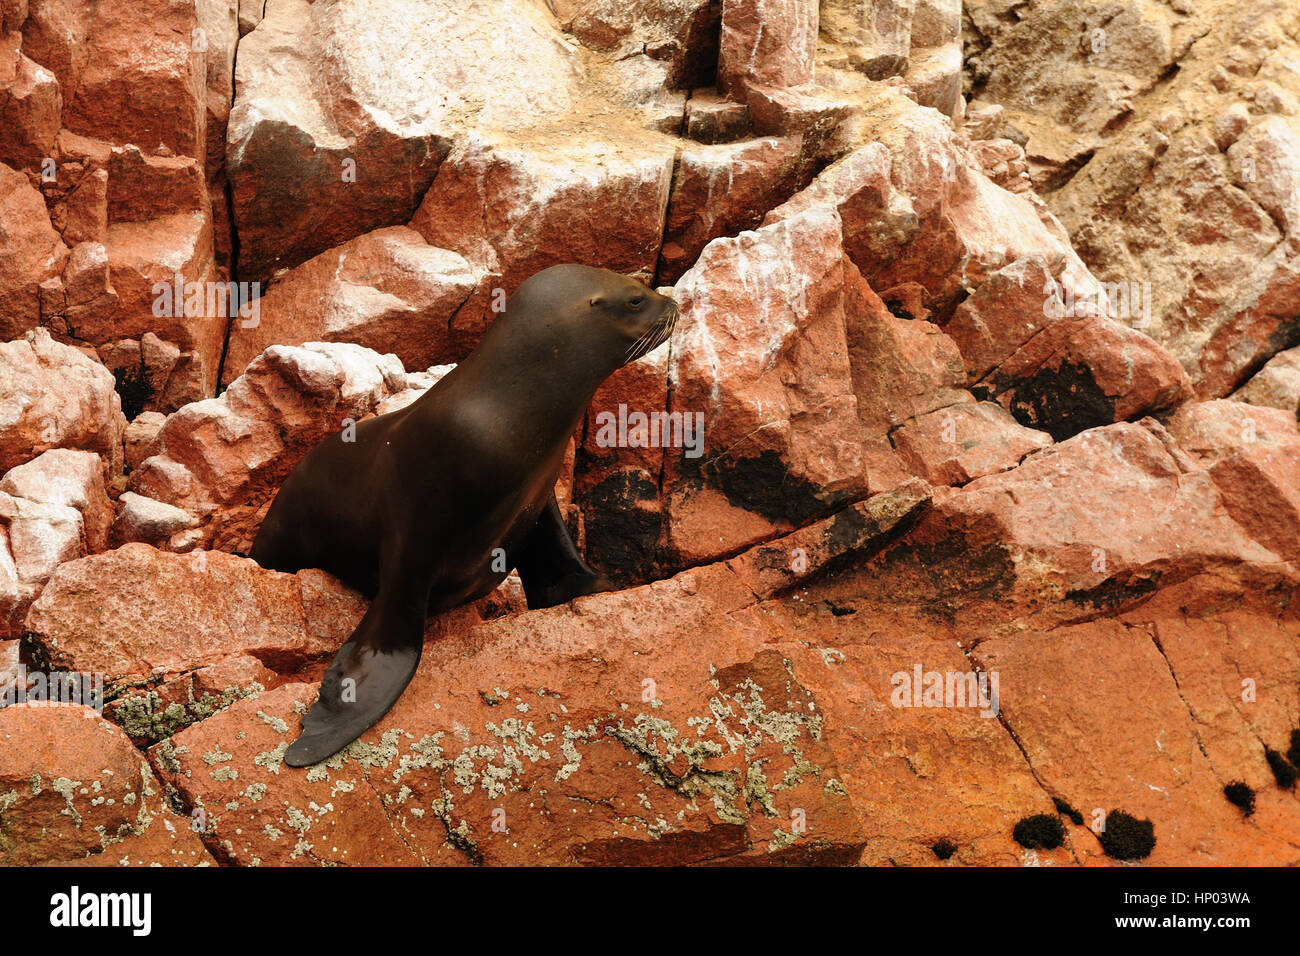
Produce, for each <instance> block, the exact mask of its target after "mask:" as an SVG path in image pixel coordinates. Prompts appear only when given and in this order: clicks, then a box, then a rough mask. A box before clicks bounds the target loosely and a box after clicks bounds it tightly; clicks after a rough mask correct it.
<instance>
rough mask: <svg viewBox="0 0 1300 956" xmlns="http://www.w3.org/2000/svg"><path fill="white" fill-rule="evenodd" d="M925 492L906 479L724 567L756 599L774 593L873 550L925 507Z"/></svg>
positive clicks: (903, 528)
mask: <svg viewBox="0 0 1300 956" xmlns="http://www.w3.org/2000/svg"><path fill="white" fill-rule="evenodd" d="M930 492H931V489H930V487H929V485H927V484H926V483H925V482H924V481H922V480H920V479H918V478H912V479H909V480H908V481H907V482H905V483H903V484H902V485H900V486H899V487H897V488H894V489H893V490H891V491H887V492H884V493H882V494H878V495H872V496H871V497H870V498H868V499H866V500H865V501H859V502H858V503H857V504H853V505H850V506H849V507H847V508H845V509H844V510H843V511H840V512H837V513H836V514H835V515H834V516H833V517H830V518H826V519H824V520H822V521H818V522H817V523H815V524H811V525H808V526H807V527H805V528H800V529H799V530H798V531H795V532H794V533H793V534H788V535H786V536H785V537H783V538H781V539H780V540H779V541H774V542H772V543H770V544H765V545H758V546H757V547H754V548H751V549H750V550H748V551H746V552H745V553H744V554H741V555H738V556H736V557H734V558H732V559H731V560H729V561H728V562H727V567H728V568H729V569H731V570H732V571H733V572H735V574H736V576H737V577H739V578H740V579H741V580H742V581H744V582H745V585H746V586H747V587H748V588H749V589H750V590H751V591H752V592H754V594H755V595H756V596H757V597H758V598H759V599H760V600H762V599H766V598H772V597H776V596H778V595H780V594H783V593H786V592H788V591H790V590H791V589H793V588H796V587H799V586H800V585H802V584H804V583H806V582H807V581H809V580H811V579H812V578H814V577H816V576H817V575H819V574H824V573H825V572H826V571H827V569H828V568H830V567H834V566H835V565H836V564H839V565H843V564H846V563H848V562H849V561H850V560H854V559H858V560H860V559H861V558H862V557H863V556H865V555H869V554H871V553H873V552H875V551H879V550H880V549H881V547H883V546H884V545H885V544H887V543H889V541H891V540H892V539H894V538H897V537H898V536H899V535H900V534H901V533H902V532H904V531H906V530H907V528H909V527H910V526H911V525H912V524H913V523H914V522H915V520H916V518H917V516H918V515H920V514H921V512H922V511H924V510H925V508H927V507H928V506H929V504H930Z"/></svg>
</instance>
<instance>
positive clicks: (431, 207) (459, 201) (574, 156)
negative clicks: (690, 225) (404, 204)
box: [411, 130, 673, 361]
mask: <svg viewBox="0 0 1300 956" xmlns="http://www.w3.org/2000/svg"><path fill="white" fill-rule="evenodd" d="M613 132H614V133H616V134H617V135H611V136H610V137H608V138H607V139H605V140H604V141H593V140H591V139H582V140H577V139H575V138H573V137H572V136H571V135H565V136H562V137H557V138H555V139H553V140H547V141H542V142H532V141H530V142H529V143H527V144H526V145H519V144H517V143H516V142H514V141H512V140H508V139H506V138H504V137H496V138H493V137H491V136H488V135H486V134H480V133H474V134H471V135H469V136H467V137H466V138H465V140H464V141H463V142H462V143H461V144H459V145H458V146H457V147H456V149H455V150H453V151H452V153H451V155H450V156H448V157H447V159H446V161H445V162H444V163H443V165H442V166H441V168H440V169H439V171H438V177H437V179H435V180H434V182H433V185H432V186H431V187H430V188H429V191H428V193H426V194H425V197H424V200H423V202H421V204H420V208H419V209H418V210H417V211H416V213H415V216H414V217H413V218H412V219H411V228H413V229H415V230H416V231H418V232H419V233H420V234H421V235H422V236H424V238H425V241H427V242H428V243H429V244H430V245H433V246H439V247H441V248H444V249H451V250H453V251H454V252H458V253H460V255H462V256H464V257H465V259H466V260H468V261H469V263H470V264H471V267H472V268H474V269H475V270H479V271H480V272H481V274H482V275H483V276H484V278H483V279H482V280H481V281H480V283H479V289H478V291H477V293H476V295H475V297H474V298H473V299H472V300H471V301H470V302H468V303H466V305H465V306H464V307H463V308H462V309H461V310H460V312H459V313H458V314H457V315H456V318H455V320H454V321H453V323H452V329H451V331H452V336H453V340H454V344H455V351H454V352H453V353H452V354H451V355H449V356H447V357H446V358H445V359H444V360H448V361H451V360H459V359H461V358H463V357H464V356H465V355H466V354H468V352H469V350H470V349H471V348H473V346H474V345H475V344H477V342H478V338H479V336H480V335H482V332H483V330H484V329H485V328H486V327H487V326H488V325H489V324H490V322H491V319H492V318H493V316H494V312H493V309H494V308H498V309H499V308H500V307H501V306H503V305H504V302H505V298H504V297H505V296H509V295H510V294H511V293H512V292H514V290H515V289H516V288H517V287H518V286H519V284H520V283H522V282H523V281H524V279H526V278H527V277H528V276H530V275H532V274H533V273H535V272H540V271H541V270H542V269H544V268H546V267H547V266H552V265H557V264H559V263H564V262H581V263H584V264H586V265H592V266H601V267H603V268H606V269H611V270H613V271H614V272H621V273H625V274H635V275H636V276H637V277H639V278H640V279H642V280H643V281H645V282H650V281H651V280H652V277H653V275H654V269H655V263H656V260H657V258H658V254H659V245H660V242H661V240H662V238H663V233H664V215H665V213H664V210H665V208H666V207H667V204H668V196H669V188H670V185H671V179H672V166H673V149H672V146H671V144H670V143H668V142H667V141H665V140H663V139H662V138H661V137H655V136H652V135H649V134H642V133H637V132H636V131H633V130H616V131H613ZM592 209H603V210H617V214H616V215H602V216H599V217H596V218H594V219H593V217H592V215H591V210H592Z"/></svg>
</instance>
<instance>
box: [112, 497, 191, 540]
mask: <svg viewBox="0 0 1300 956" xmlns="http://www.w3.org/2000/svg"><path fill="white" fill-rule="evenodd" d="M118 502H119V504H120V506H121V511H120V512H119V513H118V516H117V520H116V521H114V522H113V544H114V546H115V547H116V546H120V545H123V544H127V543H128V542H131V541H139V542H142V543H144V544H149V545H153V546H154V547H155V548H159V549H162V550H173V551H181V550H189V549H188V548H173V547H169V545H170V543H171V542H172V541H173V536H175V535H178V534H179V535H182V536H181V537H180V538H176V539H175V540H176V541H177V543H182V542H184V543H189V540H190V536H185V535H184V534H183V533H184V532H186V531H189V530H190V529H192V528H194V527H196V526H197V525H198V523H199V521H198V519H197V518H195V517H194V516H193V515H192V514H190V513H189V512H188V511H182V510H181V509H180V508H177V507H175V506H174V505H169V504H164V503H163V502H161V501H154V500H153V499H152V498H145V497H143V496H142V495H137V494H136V493H135V492H133V491H127V492H123V493H122V496H121V497H120V498H119V499H118ZM191 547H192V545H191Z"/></svg>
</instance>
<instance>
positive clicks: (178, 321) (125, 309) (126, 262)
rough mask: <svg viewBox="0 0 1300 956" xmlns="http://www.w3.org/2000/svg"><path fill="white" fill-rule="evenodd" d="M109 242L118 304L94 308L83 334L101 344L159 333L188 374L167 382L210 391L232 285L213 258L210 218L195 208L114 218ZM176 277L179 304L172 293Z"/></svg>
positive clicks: (181, 390) (181, 389)
mask: <svg viewBox="0 0 1300 956" xmlns="http://www.w3.org/2000/svg"><path fill="white" fill-rule="evenodd" d="M105 247H106V249H107V253H108V265H109V277H110V281H111V283H112V288H113V290H114V292H115V293H116V295H117V299H118V307H117V310H116V311H115V312H107V313H95V312H93V311H89V310H88V311H87V315H86V318H85V320H84V324H83V325H82V326H80V327H79V328H77V329H76V331H77V334H78V337H80V338H84V339H85V340H87V341H90V342H93V343H94V344H97V345H102V344H105V343H108V342H114V341H118V340H120V339H123V338H132V339H135V338H139V337H141V336H143V335H145V334H146V333H153V334H154V335H156V336H157V337H158V338H159V339H161V340H165V341H167V342H170V343H172V344H173V345H174V346H175V347H176V348H177V349H178V350H179V352H180V353H181V354H183V356H184V370H183V374H182V375H179V376H177V381H176V382H175V383H172V384H170V385H169V387H170V388H171V389H174V390H175V392H176V393H177V394H180V395H185V394H191V395H194V394H197V395H210V394H211V393H212V392H213V391H214V390H215V389H216V377H217V366H218V364H219V363H220V360H221V351H222V345H223V343H224V341H225V336H226V329H227V327H228V325H229V322H230V317H229V315H228V313H229V312H230V311H231V308H230V306H229V304H228V302H229V299H228V296H227V291H228V288H227V287H225V286H223V285H222V284H221V283H220V281H219V280H218V276H217V273H216V271H215V264H214V262H213V251H212V223H211V217H210V216H208V215H206V214H205V213H193V214H177V215H173V216H167V217H164V218H162V219H153V220H147V221H142V222H118V223H114V224H112V225H110V226H109V228H108V235H107V238H106V241H105ZM178 276H179V281H180V283H181V289H182V296H181V297H180V299H181V301H179V302H178V301H177V297H176V296H175V294H174V292H172V291H171V290H174V289H175V287H176V283H177V277H178ZM163 286H166V287H168V292H166V293H163V292H162V291H161V290H162V288H163ZM196 289H197V290H199V291H201V293H202V300H201V301H199V298H198V296H196V295H195V291H194V290H196ZM218 293H220V294H218ZM167 377H168V376H167V375H162V376H161V378H162V379H164V380H165V379H166V378H167Z"/></svg>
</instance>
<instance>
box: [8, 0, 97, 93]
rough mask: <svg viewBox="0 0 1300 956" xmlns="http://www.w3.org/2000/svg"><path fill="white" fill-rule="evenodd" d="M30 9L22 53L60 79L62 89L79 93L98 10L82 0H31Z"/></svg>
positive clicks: (24, 26) (29, 0)
mask: <svg viewBox="0 0 1300 956" xmlns="http://www.w3.org/2000/svg"><path fill="white" fill-rule="evenodd" d="M27 9H28V16H27V20H26V22H25V23H23V26H22V29H23V50H24V51H25V52H26V54H27V56H30V57H31V58H32V59H33V60H35V61H36V62H37V63H39V64H41V66H43V67H45V68H46V69H47V70H50V71H51V72H52V73H54V75H55V76H56V77H58V81H59V87H60V89H63V90H68V91H69V92H71V91H73V90H76V88H77V84H78V83H80V81H81V71H82V70H83V69H84V68H85V66H86V61H87V59H88V58H89V57H90V47H89V45H88V43H87V41H88V39H89V36H90V30H91V24H92V22H93V20H94V18H95V9H94V8H93V7H91V6H89V5H87V4H85V3H81V2H79V0H37V2H35V3H33V2H31V0H28V3H27Z"/></svg>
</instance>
